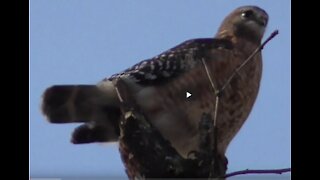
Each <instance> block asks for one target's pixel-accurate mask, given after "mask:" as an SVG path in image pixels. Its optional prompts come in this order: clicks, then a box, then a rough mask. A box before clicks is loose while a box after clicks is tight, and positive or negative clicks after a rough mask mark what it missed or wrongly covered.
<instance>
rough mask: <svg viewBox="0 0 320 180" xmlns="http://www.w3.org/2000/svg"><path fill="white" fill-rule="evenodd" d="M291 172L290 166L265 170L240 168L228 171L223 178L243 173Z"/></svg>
mask: <svg viewBox="0 0 320 180" xmlns="http://www.w3.org/2000/svg"><path fill="white" fill-rule="evenodd" d="M287 172H291V168H285V169H267V170H249V169H246V170H242V171H236V172H232V173H228V174H227V175H225V176H224V178H228V177H232V176H237V175H243V174H282V173H287Z"/></svg>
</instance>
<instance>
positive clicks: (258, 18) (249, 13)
mask: <svg viewBox="0 0 320 180" xmlns="http://www.w3.org/2000/svg"><path fill="white" fill-rule="evenodd" d="M267 24H268V14H267V13H266V12H265V11H264V10H263V9H261V8H259V7H257V6H242V7H239V8H237V9H235V10H234V11H233V12H232V13H230V14H229V15H228V16H227V17H226V18H225V19H224V21H223V22H222V24H221V26H220V28H219V31H218V33H217V37H226V36H231V37H236V38H245V39H247V40H250V41H253V42H256V43H260V41H261V39H262V37H263V34H264V32H265V29H266V27H267Z"/></svg>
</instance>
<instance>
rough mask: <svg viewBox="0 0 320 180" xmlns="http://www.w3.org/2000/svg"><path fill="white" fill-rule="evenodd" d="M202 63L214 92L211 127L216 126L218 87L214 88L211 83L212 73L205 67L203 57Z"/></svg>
mask: <svg viewBox="0 0 320 180" xmlns="http://www.w3.org/2000/svg"><path fill="white" fill-rule="evenodd" d="M202 63H203V66H204V69H205V70H206V73H207V76H208V78H209V81H210V84H211V86H212V89H213V91H214V94H215V107H214V115H213V116H214V117H213V127H216V124H217V115H218V105H219V97H218V93H219V91H218V89H217V88H216V86H215V85H214V83H213V80H212V75H211V73H210V71H209V69H208V67H207V64H206V62H205V60H204V59H202Z"/></svg>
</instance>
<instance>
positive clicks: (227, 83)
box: [220, 30, 279, 92]
mask: <svg viewBox="0 0 320 180" xmlns="http://www.w3.org/2000/svg"><path fill="white" fill-rule="evenodd" d="M278 34H279V31H278V30H275V31H273V32H272V33H271V35H270V36H269V37H268V38H267V39H266V40H265V41H264V42H263V43H262V44H261V45H260V46H259V47H258V48H257V49H256V50H255V51H253V53H252V54H251V55H250V56H249V57H248V58H247V59H246V60H245V61H244V62H243V63H242V64H240V66H238V67H237V68H236V69H235V70H234V71H233V73H232V74H231V75H230V76H229V78H228V80H227V81H226V83H225V84H224V85H223V86H222V88H221V89H220V92H223V90H224V89H225V88H226V87H227V85H229V84H230V81H231V80H232V79H233V78H234V76H235V75H236V74H238V72H239V71H240V70H241V69H242V68H243V66H245V65H246V64H247V63H248V62H249V61H250V60H252V59H253V57H254V56H255V55H256V54H257V53H258V52H259V51H261V50H262V49H263V48H264V46H265V45H266V44H267V43H268V42H269V41H270V40H271V39H273V38H274V37H275V36H276V35H278Z"/></svg>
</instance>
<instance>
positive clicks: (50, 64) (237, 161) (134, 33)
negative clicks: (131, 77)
mask: <svg viewBox="0 0 320 180" xmlns="http://www.w3.org/2000/svg"><path fill="white" fill-rule="evenodd" d="M243 5H257V6H260V7H261V8H263V9H265V10H266V11H267V12H268V14H269V25H268V29H267V31H266V36H268V35H269V34H270V33H271V32H272V31H273V30H275V29H279V31H280V34H279V35H278V36H277V37H276V38H274V39H273V40H272V41H271V42H269V44H267V46H266V47H265V48H264V49H263V58H264V60H263V61H264V71H263V78H262V82H261V89H260V93H259V96H258V99H257V101H256V104H255V106H254V109H253V111H252V113H251V115H250V117H249V119H248V121H247V122H246V123H245V125H244V126H243V128H242V129H241V131H240V132H239V133H238V135H237V136H236V138H235V139H234V140H233V141H232V143H231V145H230V146H229V149H228V152H227V157H228V159H229V170H228V172H232V171H236V170H243V169H247V168H249V169H261V168H285V167H291V117H290V114H291V113H290V105H291V100H290V96H291V91H290V86H291V83H290V82H291V79H290V77H291V76H290V74H291V68H290V67H291V57H290V44H291V40H290V36H291V29H290V26H291V25H290V22H291V19H290V14H291V13H290V11H291V10H290V9H291V8H290V0H273V1H271V0H268V1H261V0H255V1H254V0H246V1H244V0H237V1H234V0H215V1H213V0H161V1H150V0H139V1H133V0H90V1H87V0H59V1H53V0H31V2H30V80H31V82H30V173H31V176H32V177H126V175H125V173H124V167H123V165H122V162H121V159H120V155H119V152H118V147H117V144H115V143H113V144H108V145H101V144H89V145H73V144H71V143H70V137H71V133H72V131H73V129H74V128H75V127H76V126H78V124H65V125H56V124H49V123H48V122H47V121H46V120H45V118H44V116H42V114H41V112H40V102H41V95H42V93H43V91H44V90H45V89H46V88H47V87H49V86H52V85H54V84H95V83H98V82H99V81H100V80H102V79H103V78H104V77H107V76H110V75H112V74H114V73H117V72H119V71H122V70H124V69H126V68H127V67H129V66H131V65H133V64H135V63H137V62H139V61H141V60H144V59H147V58H151V57H153V56H155V55H157V54H159V53H161V52H163V51H165V50H167V49H169V48H171V47H173V46H175V45H177V44H179V43H181V42H183V41H185V40H188V39H192V38H200V37H212V36H213V35H214V34H215V33H216V31H217V28H218V26H219V24H220V23H221V21H222V20H223V18H224V17H225V16H226V15H227V14H228V13H230V12H231V11H232V10H234V9H235V8H237V7H239V6H243Z"/></svg>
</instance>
